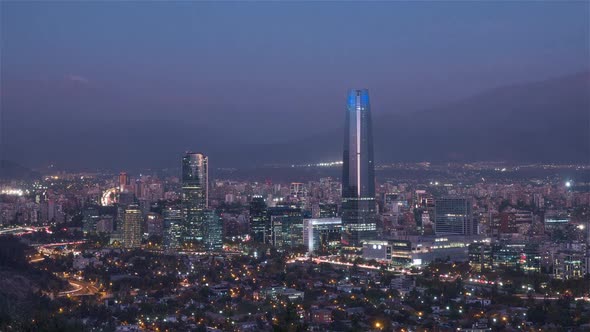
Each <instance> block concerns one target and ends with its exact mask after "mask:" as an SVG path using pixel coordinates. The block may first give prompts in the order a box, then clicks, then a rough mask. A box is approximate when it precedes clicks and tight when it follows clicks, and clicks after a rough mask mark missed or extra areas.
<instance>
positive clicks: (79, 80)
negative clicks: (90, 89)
mask: <svg viewBox="0 0 590 332" xmlns="http://www.w3.org/2000/svg"><path fill="white" fill-rule="evenodd" d="M66 79H67V80H68V81H71V82H76V83H82V84H88V83H89V82H90V81H89V80H88V79H87V78H86V77H84V76H80V75H72V74H70V75H68V76H66Z"/></svg>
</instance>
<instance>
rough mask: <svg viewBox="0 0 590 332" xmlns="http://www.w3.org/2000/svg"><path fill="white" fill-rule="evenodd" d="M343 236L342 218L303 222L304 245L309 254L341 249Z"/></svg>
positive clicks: (306, 220) (315, 219)
mask: <svg viewBox="0 0 590 332" xmlns="http://www.w3.org/2000/svg"><path fill="white" fill-rule="evenodd" d="M341 234H342V220H341V219H340V218H313V219H305V220H303V243H304V245H305V246H306V247H307V252H309V253H312V252H314V251H317V250H319V251H326V250H328V249H334V248H337V247H339V246H340V240H341V236H342V235H341Z"/></svg>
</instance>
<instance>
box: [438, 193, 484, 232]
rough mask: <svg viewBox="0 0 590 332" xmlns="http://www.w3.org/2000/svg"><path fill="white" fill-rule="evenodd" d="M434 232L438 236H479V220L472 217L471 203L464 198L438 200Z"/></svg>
mask: <svg viewBox="0 0 590 332" xmlns="http://www.w3.org/2000/svg"><path fill="white" fill-rule="evenodd" d="M434 232H435V234H437V235H452V234H455V235H475V234H477V219H475V218H473V216H472V212H471V201H470V200H468V199H466V198H462V197H445V198H438V199H436V200H435V202H434Z"/></svg>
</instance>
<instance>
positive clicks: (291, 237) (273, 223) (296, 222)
mask: <svg viewBox="0 0 590 332" xmlns="http://www.w3.org/2000/svg"><path fill="white" fill-rule="evenodd" d="M267 214H268V215H267V219H266V221H267V225H268V224H270V225H269V226H268V227H267V233H266V234H265V243H268V244H270V245H272V246H274V247H277V248H284V247H296V246H300V245H303V211H301V209H300V208H298V207H296V206H291V205H279V206H275V207H271V208H268V209H267ZM268 231H270V232H268Z"/></svg>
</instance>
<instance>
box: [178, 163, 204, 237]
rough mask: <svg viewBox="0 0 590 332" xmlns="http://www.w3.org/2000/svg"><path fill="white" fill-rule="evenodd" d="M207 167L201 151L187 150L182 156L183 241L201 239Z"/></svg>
mask: <svg viewBox="0 0 590 332" xmlns="http://www.w3.org/2000/svg"><path fill="white" fill-rule="evenodd" d="M208 187H209V168H208V160H207V157H206V156H205V155H204V154H202V153H192V152H188V153H187V154H186V155H184V157H183V158H182V207H183V217H184V224H185V225H184V226H185V227H184V229H185V241H187V242H194V241H202V240H203V235H204V228H205V218H204V214H203V211H204V210H205V209H207V200H208Z"/></svg>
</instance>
